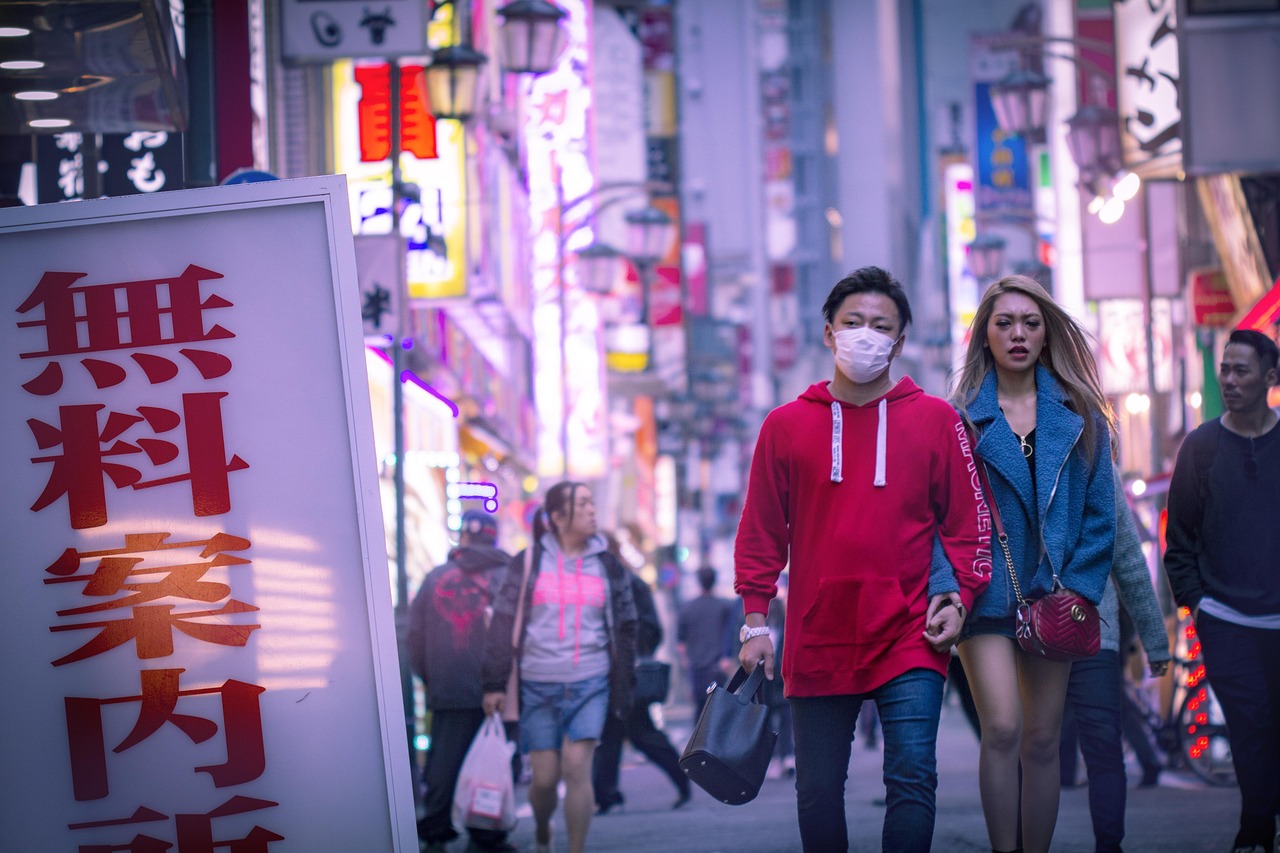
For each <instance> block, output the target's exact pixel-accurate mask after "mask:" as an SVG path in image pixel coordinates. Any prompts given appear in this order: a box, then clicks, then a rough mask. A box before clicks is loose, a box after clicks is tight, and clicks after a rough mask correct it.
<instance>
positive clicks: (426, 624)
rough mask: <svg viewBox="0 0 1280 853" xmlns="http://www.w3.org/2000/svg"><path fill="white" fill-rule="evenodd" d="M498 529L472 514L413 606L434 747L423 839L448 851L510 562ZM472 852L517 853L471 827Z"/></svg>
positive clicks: (412, 635) (502, 836)
mask: <svg viewBox="0 0 1280 853" xmlns="http://www.w3.org/2000/svg"><path fill="white" fill-rule="evenodd" d="M497 537H498V523H497V521H496V520H495V519H494V518H493V516H491V515H489V514H487V513H483V512H479V511H477V510H469V511H468V512H466V513H464V514H463V516H462V529H461V531H460V532H459V534H458V547H456V548H454V549H453V550H452V551H450V552H449V559H448V561H447V562H445V563H444V564H443V565H441V566H439V567H437V568H436V569H435V570H433V571H432V572H430V573H429V574H428V575H427V577H426V579H424V580H423V582H422V586H421V587H420V588H419V589H418V594H417V595H416V596H415V597H414V599H413V603H412V604H411V605H410V606H409V636H408V646H409V662H410V665H411V667H412V668H413V672H414V674H415V675H417V676H418V677H419V678H421V679H422V683H423V686H424V687H425V689H426V697H427V708H428V709H430V711H431V748H430V749H429V750H428V751H427V764H426V767H425V769H424V770H423V774H422V781H423V785H424V786H425V788H426V796H425V803H424V805H425V814H424V816H423V818H422V820H420V821H418V837H419V838H421V839H422V840H423V841H424V842H426V845H427V850H428V851H433V852H434V851H443V850H444V849H445V844H447V843H448V842H449V841H452V840H453V839H455V838H457V837H458V833H457V831H456V830H455V829H454V828H453V823H452V818H451V812H452V809H453V791H454V788H455V787H456V786H457V784H458V771H459V770H460V769H461V768H462V760H463V759H464V758H465V757H466V754H467V749H468V748H470V746H471V741H472V740H473V739H474V738H475V736H476V732H478V731H479V730H480V725H481V724H482V723H483V722H484V719H485V714H484V710H483V707H482V702H483V699H484V693H483V690H482V687H481V677H480V662H481V656H482V653H483V649H484V638H485V629H486V623H487V621H488V613H489V610H490V608H491V607H492V606H493V598H494V594H495V593H496V592H497V589H498V584H499V583H500V582H501V580H502V577H503V576H504V574H505V572H506V568H507V564H508V563H509V562H510V560H511V558H510V557H509V556H508V555H507V554H505V553H504V552H502V551H500V550H499V549H498V548H496V547H495V543H496V541H497ZM467 831H468V832H469V833H470V835H471V844H470V847H469V848H468V849H474V850H515V849H516V848H515V847H513V846H512V845H510V844H508V843H507V840H506V836H507V834H506V833H505V832H499V831H497V830H492V829H468V830H467Z"/></svg>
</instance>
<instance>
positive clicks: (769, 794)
mask: <svg viewBox="0 0 1280 853" xmlns="http://www.w3.org/2000/svg"><path fill="white" fill-rule="evenodd" d="M688 728H689V723H688V721H687V720H684V719H681V718H677V719H674V720H669V721H668V731H669V732H670V733H671V735H672V741H673V743H675V744H676V747H677V749H679V748H681V747H682V746H683V743H684V739H685V737H686V733H687V731H688ZM623 757H624V763H623V768H622V781H621V790H622V792H623V794H624V795H625V796H626V798H627V801H626V806H625V811H621V812H619V811H617V810H616V809H615V810H614V811H612V812H610V813H609V814H607V815H603V816H597V817H596V818H595V819H594V820H593V821H592V823H591V833H590V835H589V836H588V840H587V849H588V850H590V851H593V853H610V851H614V852H615V853H646V851H653V853H685V851H699V853H702V851H705V852H706V853H715V851H733V850H740V849H744V848H745V849H749V850H751V851H758V853H788V851H799V850H800V836H799V831H798V829H797V828H796V816H795V791H794V787H793V785H792V782H791V780H789V779H781V778H777V777H776V776H775V775H774V774H773V773H771V778H770V779H768V780H767V781H766V782H765V785H764V788H763V790H762V791H761V793H760V796H759V797H758V798H757V799H756V800H754V801H753V802H751V803H749V804H747V805H745V806H736V807H735V806H726V805H722V804H720V803H717V802H715V801H714V800H712V799H711V798H710V797H709V796H708V795H707V794H706V793H705V792H703V791H701V790H700V789H697V788H696V787H695V789H694V796H693V802H692V803H690V805H688V806H686V807H685V808H683V809H681V810H679V811H674V812H673V811H671V810H670V806H671V803H672V802H673V801H674V799H675V790H674V788H672V786H671V784H670V783H669V782H668V781H667V779H666V778H665V777H664V776H663V775H662V773H661V772H660V771H659V770H657V769H656V768H655V767H653V766H652V765H650V764H648V763H647V762H645V760H644V759H643V757H642V756H639V755H638V754H636V753H634V752H632V751H631V750H630V749H629V748H628V749H627V751H626V752H625V753H624V756H623ZM880 760H881V753H880V750H879V749H878V748H876V749H868V748H866V747H864V745H863V743H862V741H861V739H859V740H858V741H856V742H855V744H854V749H853V756H852V759H851V761H850V768H849V785H848V789H847V792H846V798H845V803H846V808H847V811H846V818H847V820H848V823H849V833H850V838H851V840H852V843H851V844H850V850H852V851H873V850H879V849H880V828H881V823H882V821H883V818H884V807H883V806H881V805H877V804H876V801H877V800H879V799H881V798H883V796H884V787H883V785H882V784H881V782H880ZM938 772H939V781H938V819H937V824H936V829H935V831H934V840H933V849H934V850H937V851H947V853H985V851H988V850H990V849H991V848H990V846H989V845H988V843H987V837H986V829H985V827H984V824H983V820H982V807H981V804H980V803H979V799H978V749H977V741H976V740H975V739H974V736H973V733H972V731H971V730H970V729H969V727H968V724H967V723H966V721H965V719H964V715H963V714H962V713H961V712H960V709H959V707H958V706H956V705H953V704H948V705H947V706H946V707H945V708H944V709H943V714H942V726H941V731H940V733H939V739H938ZM1081 772H1082V773H1083V765H1081ZM1139 776H1140V772H1139V771H1138V770H1137V769H1136V765H1134V764H1133V763H1132V761H1131V762H1130V766H1129V779H1130V788H1129V800H1128V809H1127V813H1126V814H1127V822H1126V829H1127V837H1126V839H1125V844H1124V849H1125V851H1126V853H1166V852H1167V851H1178V853H1201V851H1204V853H1225V851H1226V850H1229V849H1230V846H1231V841H1232V839H1233V837H1234V834H1235V821H1236V814H1237V809H1238V808H1239V802H1240V794H1239V791H1237V790H1236V789H1235V788H1213V787H1208V786H1206V785H1204V784H1203V783H1201V782H1200V781H1199V780H1197V779H1195V778H1194V777H1193V776H1191V775H1190V774H1183V773H1173V772H1168V771H1166V772H1165V773H1164V774H1163V775H1162V776H1161V784H1160V786H1159V787H1157V788H1137V787H1135V786H1136V785H1137V779H1138V777H1139ZM526 790H527V789H526V788H524V787H521V788H520V789H519V790H518V791H517V796H519V797H521V798H523V796H524V794H525V791H526ZM521 813H522V817H521V820H520V823H519V826H518V827H517V828H516V830H515V832H514V833H512V836H511V841H512V842H513V843H514V844H516V845H517V846H519V847H521V849H531V847H532V843H533V821H532V818H531V817H529V816H528V806H527V805H525V804H523V802H522V812H521ZM555 833H556V839H555V841H556V846H555V849H556V850H558V851H563V850H565V849H566V847H565V840H564V823H563V820H562V819H561V817H560V814H559V813H557V817H556V821H555ZM454 846H455V847H456V848H457V849H458V850H461V849H462V848H463V847H464V846H465V845H464V844H463V843H462V842H460V841H459V842H455V845H454ZM1053 849H1054V850H1055V851H1060V852H1061V853H1090V851H1092V850H1093V834H1092V830H1091V828H1090V824H1089V804H1088V789H1087V788H1085V787H1083V786H1081V787H1077V788H1071V789H1067V790H1064V791H1063V792H1062V806H1061V812H1060V813H1059V818H1058V829H1057V832H1056V834H1055V837H1054V845H1053Z"/></svg>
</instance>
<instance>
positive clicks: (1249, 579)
mask: <svg viewBox="0 0 1280 853" xmlns="http://www.w3.org/2000/svg"><path fill="white" fill-rule="evenodd" d="M1277 508H1280V427H1275V428H1273V429H1272V430H1271V431H1270V432H1268V433H1266V434H1265V435H1262V436H1259V437H1257V438H1246V437H1244V436H1242V435H1237V434H1236V433H1234V432H1231V431H1230V430H1228V429H1226V428H1225V427H1223V426H1222V424H1221V421H1220V420H1219V419H1216V418H1215V419H1214V420H1212V421H1208V422H1207V423H1204V424H1202V425H1200V426H1199V427H1197V428H1196V429H1195V430H1193V431H1192V432H1191V433H1190V434H1189V435H1187V438H1186V440H1185V441H1184V442H1183V443H1182V448H1181V449H1180V450H1179V451H1178V462H1177V464H1176V465H1175V467H1174V469H1173V479H1172V481H1171V482H1170V484H1169V526H1168V534H1167V535H1168V549H1167V551H1166V553H1165V557H1164V567H1165V572H1166V573H1167V574H1168V576H1169V586H1170V588H1171V589H1172V590H1173V596H1174V600H1175V601H1177V603H1178V604H1180V605H1182V606H1184V607H1191V608H1194V607H1195V606H1196V605H1197V604H1198V603H1199V602H1200V599H1201V598H1202V597H1204V596H1206V595H1208V596H1210V597H1211V598H1213V599H1214V600H1215V601H1220V602H1222V603H1223V604H1225V605H1227V606H1228V607H1231V608H1233V609H1235V610H1238V611H1239V612H1241V613H1244V614H1247V615H1251V616H1263V615H1270V614H1280V524H1277V523H1276V521H1277V519H1276V513H1277Z"/></svg>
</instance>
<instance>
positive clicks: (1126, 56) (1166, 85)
mask: <svg viewBox="0 0 1280 853" xmlns="http://www.w3.org/2000/svg"><path fill="white" fill-rule="evenodd" d="M1177 6H1178V4H1177V3H1176V2H1175V0H1146V2H1142V3H1138V2H1124V3H1115V4H1113V9H1114V14H1115V41H1116V110H1117V112H1119V114H1120V153H1121V156H1122V158H1123V160H1124V167H1125V168H1126V169H1128V170H1129V171H1131V172H1135V173H1137V174H1138V175H1140V176H1141V177H1142V179H1143V180H1144V181H1149V180H1152V179H1153V178H1174V177H1177V176H1178V175H1179V173H1181V171H1182V106H1181V103H1180V100H1179V86H1180V83H1179V75H1180V71H1179V60H1178V31H1177V27H1178V20H1177ZM1221 94H1222V96H1223V97H1229V94H1230V93H1226V92H1223V93H1221Z"/></svg>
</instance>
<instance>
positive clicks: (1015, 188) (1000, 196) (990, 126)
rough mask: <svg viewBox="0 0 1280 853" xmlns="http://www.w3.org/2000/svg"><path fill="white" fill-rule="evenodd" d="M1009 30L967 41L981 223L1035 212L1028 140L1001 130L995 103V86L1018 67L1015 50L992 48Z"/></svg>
mask: <svg viewBox="0 0 1280 853" xmlns="http://www.w3.org/2000/svg"><path fill="white" fill-rule="evenodd" d="M1007 36H1008V34H1007V33H979V34H976V35H974V36H971V37H970V39H969V77H970V79H971V80H973V86H974V89H973V112H974V120H975V122H976V125H977V126H976V136H975V148H976V150H975V152H974V155H975V161H976V162H975V165H976V167H977V172H976V174H975V176H974V201H975V203H976V205H977V213H978V218H979V219H982V220H983V221H997V222H998V221H1014V222H1022V221H1026V220H1027V219H1028V218H1030V217H1033V216H1034V215H1035V200H1034V198H1033V196H1032V192H1031V168H1030V165H1029V164H1028V160H1027V144H1026V141H1025V140H1024V139H1023V138H1022V137H1021V136H1009V135H1008V134H1006V133H1005V132H1004V131H1002V130H1001V129H1000V123H999V122H998V121H997V120H996V111H995V107H993V106H992V105H991V85H992V84H993V83H995V82H996V81H998V80H1000V79H1001V78H1002V77H1004V76H1005V75H1006V74H1008V73H1009V72H1010V71H1012V70H1014V68H1015V67H1016V63H1017V61H1018V60H1017V56H1016V54H1015V53H1014V52H1012V51H1007V50H1006V51H994V50H992V49H991V42H992V41H993V40H997V39H1000V38H1007Z"/></svg>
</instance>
